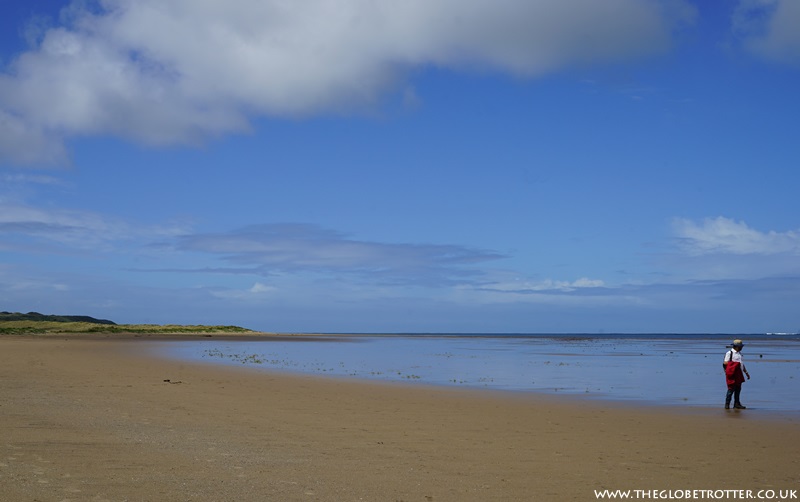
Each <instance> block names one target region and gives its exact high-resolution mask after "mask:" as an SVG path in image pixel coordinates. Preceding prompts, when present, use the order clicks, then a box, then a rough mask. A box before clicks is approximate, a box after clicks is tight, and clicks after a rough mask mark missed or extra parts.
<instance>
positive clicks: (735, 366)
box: [722, 339, 750, 410]
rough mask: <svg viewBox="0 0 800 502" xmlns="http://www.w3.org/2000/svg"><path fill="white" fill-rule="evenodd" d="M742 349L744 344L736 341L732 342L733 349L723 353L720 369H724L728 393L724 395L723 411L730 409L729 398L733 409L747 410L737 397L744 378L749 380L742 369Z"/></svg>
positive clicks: (740, 391) (745, 369)
mask: <svg viewBox="0 0 800 502" xmlns="http://www.w3.org/2000/svg"><path fill="white" fill-rule="evenodd" d="M742 348H744V343H742V341H741V340H739V339H736V340H734V341H733V348H732V349H731V350H729V351H728V352H726V353H725V359H723V361H722V367H723V368H725V382H726V383H727V384H728V393H727V394H725V409H726V410H727V409H730V407H731V397H733V407H734V408H736V409H738V410H744V409H747V407H746V406H744V405H742V403H741V401H739V395H740V394H741V393H742V384H743V383H744V376H745V375H747V379H748V380H750V373H748V372H747V368H745V367H744V362H743V361H742Z"/></svg>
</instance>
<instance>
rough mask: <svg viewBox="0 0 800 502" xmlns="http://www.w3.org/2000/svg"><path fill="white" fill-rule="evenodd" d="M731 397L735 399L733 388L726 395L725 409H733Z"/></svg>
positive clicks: (729, 388)
mask: <svg viewBox="0 0 800 502" xmlns="http://www.w3.org/2000/svg"><path fill="white" fill-rule="evenodd" d="M731 397H733V387H728V392H727V394H725V408H726V409H727V408H730V407H731Z"/></svg>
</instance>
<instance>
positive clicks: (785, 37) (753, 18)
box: [733, 0, 800, 65]
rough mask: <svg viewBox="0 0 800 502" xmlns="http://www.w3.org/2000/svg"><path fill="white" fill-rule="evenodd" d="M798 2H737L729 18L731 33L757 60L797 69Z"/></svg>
mask: <svg viewBox="0 0 800 502" xmlns="http://www.w3.org/2000/svg"><path fill="white" fill-rule="evenodd" d="M798 26H800V2H797V1H796V0H741V1H740V2H739V4H738V6H737V7H736V10H735V11H734V15H733V28H734V31H735V32H736V33H737V34H738V35H739V36H741V37H742V39H743V42H744V45H745V47H747V48H748V49H749V50H751V51H752V52H754V53H755V54H758V55H759V56H761V57H763V58H765V59H769V60H773V61H777V62H781V63H788V64H792V65H800V30H798Z"/></svg>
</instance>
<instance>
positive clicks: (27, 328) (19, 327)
mask: <svg viewBox="0 0 800 502" xmlns="http://www.w3.org/2000/svg"><path fill="white" fill-rule="evenodd" d="M2 314H3V315H0V335H25V334H57V333H109V334H113V333H134V334H138V333H141V334H181V333H187V334H188V333H233V334H236V333H241V334H247V333H255V332H254V331H253V330H250V329H247V328H242V327H239V326H206V325H181V324H116V323H113V322H111V321H106V320H96V319H93V318H91V317H85V316H44V315H41V314H36V313H29V314H11V313H8V312H3V313H2ZM31 314H35V315H31ZM75 318H79V319H88V321H83V320H80V321H75V320H72V319H75Z"/></svg>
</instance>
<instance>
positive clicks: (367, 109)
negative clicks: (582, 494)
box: [0, 0, 800, 333]
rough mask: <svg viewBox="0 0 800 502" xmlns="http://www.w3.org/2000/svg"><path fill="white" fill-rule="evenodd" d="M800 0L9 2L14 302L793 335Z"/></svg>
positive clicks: (4, 155)
mask: <svg viewBox="0 0 800 502" xmlns="http://www.w3.org/2000/svg"><path fill="white" fill-rule="evenodd" d="M798 27H800V2H795V1H793V0H722V1H715V2H707V1H700V0H695V1H692V0H605V1H603V2H597V1H595V0H493V1H491V2H484V1H478V0H433V1H432V0H406V1H403V2H396V1H391V0H337V1H335V2H334V1H330V0H303V1H296V2H286V1H283V0H227V1H226V2H217V1H212V0H73V1H69V0H61V1H59V0H27V1H25V2H22V1H11V2H3V3H2V4H0V310H5V311H11V312H29V311H35V312H40V313H45V314H73V315H91V316H94V317H98V318H102V319H110V320H113V321H115V322H117V323H156V324H167V323H177V324H214V325H238V326H244V327H247V328H251V329H256V330H263V331H277V332H391V333H398V332H402V333H406V332H470V333H475V332H493V333H619V332H622V333H626V332H648V333H651V332H652V333H665V332H669V333H761V332H794V331H800V308H798V305H800V205H798V187H800V141H798V131H800V129H799V128H798V120H800V29H798Z"/></svg>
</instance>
